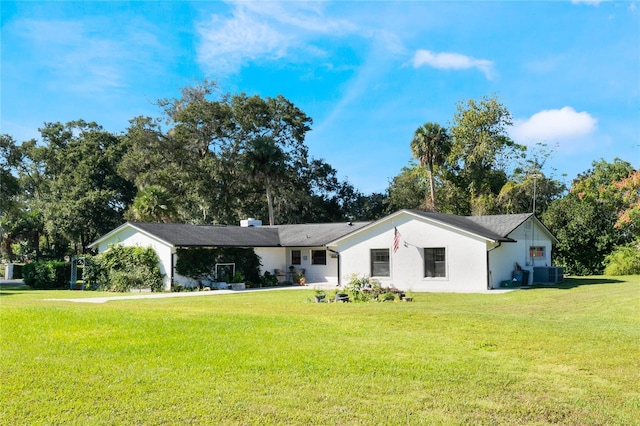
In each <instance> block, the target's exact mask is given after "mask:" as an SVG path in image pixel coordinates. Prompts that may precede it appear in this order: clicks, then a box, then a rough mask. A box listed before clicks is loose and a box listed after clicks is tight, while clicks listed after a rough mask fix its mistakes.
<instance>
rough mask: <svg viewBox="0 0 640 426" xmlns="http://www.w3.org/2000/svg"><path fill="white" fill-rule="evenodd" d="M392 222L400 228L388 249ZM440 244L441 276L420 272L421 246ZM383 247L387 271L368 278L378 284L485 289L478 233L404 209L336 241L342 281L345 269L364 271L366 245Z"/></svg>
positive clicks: (366, 272)
mask: <svg viewBox="0 0 640 426" xmlns="http://www.w3.org/2000/svg"><path fill="white" fill-rule="evenodd" d="M394 226H395V227H396V228H397V229H398V231H399V232H400V235H401V237H400V247H399V249H398V251H397V252H396V253H394V252H393V238H394ZM438 247H444V248H445V249H446V277H439V278H426V277H424V250H423V249H424V248H438ZM385 248H387V249H389V256H390V260H389V261H390V268H391V271H390V276H389V277H374V278H377V279H378V280H380V282H381V283H382V285H384V286H391V285H393V286H395V287H397V288H399V289H402V290H412V291H443V292H477V291H483V290H486V288H487V257H486V256H487V255H486V240H485V239H484V238H480V237H475V236H471V235H469V234H463V233H461V232H460V231H458V230H455V229H453V228H448V227H444V226H443V225H440V224H436V223H433V222H430V221H427V220H423V219H421V218H416V217H414V216H411V215H409V214H404V215H398V216H392V217H391V218H390V219H389V220H384V221H381V222H378V223H377V224H374V225H373V226H371V227H369V228H367V229H365V230H363V231H362V232H359V233H357V234H355V235H353V236H351V237H347V238H346V239H344V240H341V241H340V242H339V244H338V247H337V249H338V251H339V252H340V256H341V261H342V265H341V272H342V276H343V279H342V281H343V284H346V283H347V282H348V280H349V276H350V274H354V273H355V274H357V275H358V276H369V275H370V272H371V271H370V270H371V259H370V250H371V249H385Z"/></svg>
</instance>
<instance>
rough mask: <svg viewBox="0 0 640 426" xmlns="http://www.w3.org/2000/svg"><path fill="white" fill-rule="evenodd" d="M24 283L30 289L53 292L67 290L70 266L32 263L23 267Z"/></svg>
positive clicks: (45, 262)
mask: <svg viewBox="0 0 640 426" xmlns="http://www.w3.org/2000/svg"><path fill="white" fill-rule="evenodd" d="M22 276H23V280H24V283H25V284H26V285H28V286H29V287H31V288H37V289H43V290H53V289H63V288H69V280H70V279H71V264H69V263H67V262H58V261H43V262H33V263H28V264H26V265H24V268H23V270H22Z"/></svg>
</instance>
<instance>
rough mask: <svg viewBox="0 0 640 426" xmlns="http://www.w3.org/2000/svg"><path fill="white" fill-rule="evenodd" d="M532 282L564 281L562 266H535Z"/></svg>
mask: <svg viewBox="0 0 640 426" xmlns="http://www.w3.org/2000/svg"><path fill="white" fill-rule="evenodd" d="M533 282H534V283H540V284H556V283H561V282H564V267H562V266H536V267H535V268H533Z"/></svg>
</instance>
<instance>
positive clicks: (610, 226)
mask: <svg viewBox="0 0 640 426" xmlns="http://www.w3.org/2000/svg"><path fill="white" fill-rule="evenodd" d="M632 171H633V168H632V167H631V165H630V164H629V163H627V162H625V161H622V160H619V159H615V160H614V162H613V163H608V162H606V161H604V160H601V161H598V162H594V163H593V168H592V169H590V170H588V171H587V172H585V173H583V174H581V175H579V176H578V178H577V179H576V180H574V182H573V185H572V187H571V189H570V191H569V193H568V194H567V195H566V196H565V197H563V198H561V199H558V200H556V201H554V202H553V203H551V205H550V206H549V209H548V210H547V211H546V212H545V213H544V215H543V222H544V223H545V225H547V227H549V229H550V230H551V232H553V234H554V235H555V236H556V237H557V238H558V240H559V241H560V242H559V244H558V245H557V246H556V248H555V253H556V257H557V263H561V264H564V265H565V266H566V267H567V270H568V272H569V273H572V274H577V275H590V274H600V273H602V272H603V269H604V263H603V262H604V259H605V257H606V256H607V255H608V254H610V253H611V252H612V251H613V250H614V249H615V248H616V247H617V246H620V245H624V244H627V243H629V242H631V241H632V239H633V235H632V234H630V233H629V232H626V231H625V230H624V229H621V228H619V227H618V228H617V227H616V226H615V225H616V223H617V221H618V219H619V212H620V211H621V210H622V209H623V208H624V206H625V202H624V199H622V198H621V197H619V194H617V193H616V192H615V191H611V190H610V189H611V188H612V186H613V183H615V182H618V181H620V180H621V179H624V178H625V177H627V176H629V175H630V173H631V172H632Z"/></svg>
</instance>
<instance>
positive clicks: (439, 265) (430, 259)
mask: <svg viewBox="0 0 640 426" xmlns="http://www.w3.org/2000/svg"><path fill="white" fill-rule="evenodd" d="M424 276H425V277H426V278H437V277H446V276H447V256H446V251H445V249H444V247H437V248H425V249H424Z"/></svg>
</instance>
